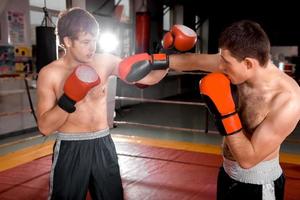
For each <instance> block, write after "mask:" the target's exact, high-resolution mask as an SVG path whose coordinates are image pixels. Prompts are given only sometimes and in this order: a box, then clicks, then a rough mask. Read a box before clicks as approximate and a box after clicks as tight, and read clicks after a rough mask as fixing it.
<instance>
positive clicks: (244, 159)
mask: <svg viewBox="0 0 300 200" xmlns="http://www.w3.org/2000/svg"><path fill="white" fill-rule="evenodd" d="M225 142H226V143H227V145H228V147H229V149H230V152H231V153H232V154H233V157H234V158H235V159H236V161H237V162H238V163H239V164H240V166H241V167H243V168H251V167H253V166H254V165H256V164H257V163H258V162H260V157H259V155H257V154H256V152H255V149H254V146H253V145H252V143H251V141H250V140H249V139H248V138H247V137H246V136H245V135H244V133H243V132H242V131H241V132H240V133H236V134H233V135H230V136H228V137H226V138H225Z"/></svg>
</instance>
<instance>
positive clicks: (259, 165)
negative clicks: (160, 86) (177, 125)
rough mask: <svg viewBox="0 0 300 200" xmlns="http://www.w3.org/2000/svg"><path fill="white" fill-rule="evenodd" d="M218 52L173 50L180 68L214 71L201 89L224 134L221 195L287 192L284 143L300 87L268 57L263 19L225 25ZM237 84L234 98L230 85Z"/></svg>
mask: <svg viewBox="0 0 300 200" xmlns="http://www.w3.org/2000/svg"><path fill="white" fill-rule="evenodd" d="M219 48H220V52H219V53H218V54H183V55H170V56H169V67H170V68H172V69H175V70H178V71H190V70H202V71H208V72H213V73H210V74H208V75H207V76H206V77H204V78H203V79H202V80H201V81H200V85H199V87H200V93H201V94H202V96H203V100H204V101H205V102H206V104H207V106H208V108H209V110H210V112H211V113H212V114H213V116H214V118H215V123H216V126H217V128H218V130H219V132H220V134H221V135H223V136H225V137H224V144H223V157H224V161H223V165H222V167H221V168H220V171H219V175H218V184H217V199H218V200H234V199H251V200H252V199H263V200H265V199H268V200H273V199H274V200H275V199H276V200H282V199H283V198H284V183H285V178H284V174H283V172H282V168H281V167H280V164H279V154H280V146H281V144H282V142H283V141H284V140H285V138H286V137H287V136H289V135H290V134H291V133H292V132H293V130H294V129H295V127H296V125H297V123H298V122H299V119H300V88H299V86H298V84H297V83H296V81H295V80H293V79H292V78H291V77H290V76H288V75H287V74H285V73H284V72H282V71H281V70H280V69H279V68H278V67H277V66H275V65H274V64H273V63H272V61H271V60H270V42H269V39H268V36H267V34H266V33H265V32H264V30H263V29H262V28H261V26H260V25H259V24H257V23H256V22H253V21H248V20H242V21H238V22H236V23H233V24H232V25H231V26H229V27H227V28H226V29H225V30H224V31H223V32H222V34H221V36H220V39H219ZM231 84H234V85H236V87H237V95H238V101H237V102H235V101H234V98H233V95H232V90H231V87H230V85H231Z"/></svg>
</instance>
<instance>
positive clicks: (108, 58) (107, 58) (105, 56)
mask: <svg viewBox="0 0 300 200" xmlns="http://www.w3.org/2000/svg"><path fill="white" fill-rule="evenodd" d="M119 60H121V58H120V57H118V56H116V55H113V54H110V53H97V54H95V61H96V62H99V61H100V62H101V61H102V62H107V63H111V62H116V61H119Z"/></svg>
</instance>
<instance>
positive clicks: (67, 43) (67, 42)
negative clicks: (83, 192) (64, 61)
mask: <svg viewBox="0 0 300 200" xmlns="http://www.w3.org/2000/svg"><path fill="white" fill-rule="evenodd" d="M63 40H64V44H65V45H66V48H70V47H71V45H72V41H71V39H70V38H69V37H67V36H66V37H64V39H63Z"/></svg>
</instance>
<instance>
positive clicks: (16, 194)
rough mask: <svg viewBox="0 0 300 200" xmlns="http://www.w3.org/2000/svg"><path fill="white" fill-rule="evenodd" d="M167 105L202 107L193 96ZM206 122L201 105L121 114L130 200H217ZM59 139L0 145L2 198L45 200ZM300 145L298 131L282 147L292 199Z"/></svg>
mask: <svg viewBox="0 0 300 200" xmlns="http://www.w3.org/2000/svg"><path fill="white" fill-rule="evenodd" d="M166 100H176V101H192V102H199V99H198V97H197V96H193V95H185V96H184V97H183V96H177V97H172V98H169V99H166ZM205 119H206V110H205V108H204V107H203V106H195V105H178V104H163V105H162V104H160V103H141V104H136V105H132V106H128V107H123V108H122V109H118V110H116V117H115V121H118V122H119V123H116V124H115V127H114V128H112V129H111V134H112V137H113V140H114V141H115V144H116V148H117V153H118V156H119V164H120V169H121V176H122V181H123V186H124V194H125V198H126V199H128V200H141V199H149V200H151V199H155V200H156V199H163V200H168V199H204V200H205V199H215V191H216V178H217V173H218V168H219V166H220V165H221V162H222V156H221V153H220V152H221V148H220V147H221V143H222V137H221V136H220V135H218V134H217V132H216V129H215V127H214V124H213V122H212V119H211V117H210V116H209V117H208V122H209V123H208V129H209V132H208V133H204V130H205V125H206V124H205ZM121 122H122V123H121ZM125 122H126V123H125ZM174 127H177V128H174ZM54 139H55V135H52V136H49V137H43V136H41V134H39V132H38V131H31V132H28V133H26V134H22V135H17V136H14V137H9V138H5V139H2V140H1V141H0V161H1V162H0V171H1V172H0V199H18V200H20V199H21V200H22V199H24V200H25V199H26V200H27V199H46V197H47V194H48V184H49V171H50V167H51V153H52V146H53V144H54ZM299 143H300V125H298V126H297V128H296V129H295V131H294V132H293V133H292V134H291V135H290V136H289V137H288V138H287V139H286V141H285V142H284V143H283V145H282V148H281V155H280V160H281V164H282V167H283V169H284V170H285V175H286V178H287V182H286V193H285V199H287V200H293V199H295V200H296V199H299V196H300V191H299V189H300V148H299ZM87 199H90V197H89V195H88V197H87Z"/></svg>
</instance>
